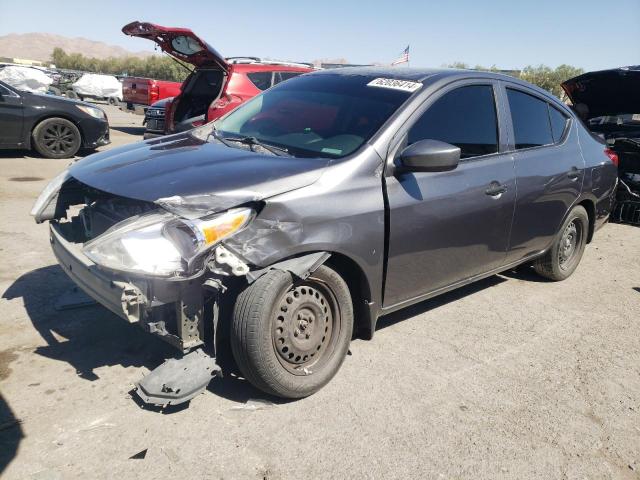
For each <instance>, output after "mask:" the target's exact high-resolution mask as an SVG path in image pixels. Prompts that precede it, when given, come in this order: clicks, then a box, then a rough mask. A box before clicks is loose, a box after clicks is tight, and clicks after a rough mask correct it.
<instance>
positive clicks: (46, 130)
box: [33, 118, 81, 158]
mask: <svg viewBox="0 0 640 480" xmlns="http://www.w3.org/2000/svg"><path fill="white" fill-rule="evenodd" d="M80 144H81V137H80V130H78V127H76V126H75V125H74V124H73V123H72V122H70V121H69V120H66V119H64V118H47V119H45V120H43V121H42V122H40V123H39V124H38V125H36V127H35V128H34V129H33V146H34V148H35V149H36V150H37V151H38V153H39V154H40V155H42V156H43V157H47V158H69V157H73V156H74V155H75V154H76V153H77V152H78V150H79V149H80Z"/></svg>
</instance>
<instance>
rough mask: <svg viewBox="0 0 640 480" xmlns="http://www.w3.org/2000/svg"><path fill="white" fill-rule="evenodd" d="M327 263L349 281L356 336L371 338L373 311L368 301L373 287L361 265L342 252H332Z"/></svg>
mask: <svg viewBox="0 0 640 480" xmlns="http://www.w3.org/2000/svg"><path fill="white" fill-rule="evenodd" d="M326 265H327V266H329V267H331V268H333V269H334V270H335V271H336V272H338V273H339V274H340V276H341V277H342V278H343V279H344V281H345V282H347V286H348V287H349V293H351V300H352V302H353V314H354V317H355V318H354V323H353V327H354V328H353V330H354V337H356V336H357V337H360V338H365V339H370V338H371V337H372V336H373V332H372V331H371V330H372V327H371V325H372V322H371V312H370V310H369V306H368V303H367V302H370V301H371V288H370V287H369V282H368V281H367V277H366V276H365V274H364V272H363V271H362V269H361V268H360V266H359V265H358V264H357V263H356V262H355V261H353V260H352V259H350V258H349V257H347V256H346V255H342V254H340V253H333V252H332V253H331V257H329V259H328V260H327V262H326Z"/></svg>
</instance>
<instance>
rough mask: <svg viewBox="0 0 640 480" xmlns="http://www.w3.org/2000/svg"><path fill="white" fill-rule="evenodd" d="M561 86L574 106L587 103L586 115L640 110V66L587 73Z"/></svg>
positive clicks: (620, 113) (595, 115)
mask: <svg viewBox="0 0 640 480" xmlns="http://www.w3.org/2000/svg"><path fill="white" fill-rule="evenodd" d="M562 88H563V89H564V91H565V92H566V93H567V95H568V96H569V98H570V99H571V102H572V103H573V104H574V105H577V104H579V103H582V104H584V105H586V106H587V109H588V112H587V118H596V117H603V116H607V115H612V116H613V115H622V114H625V113H640V66H635V67H623V68H614V69H612V70H602V71H599V72H589V73H585V74H582V75H580V76H578V77H575V78H572V79H570V80H567V81H566V82H564V83H563V84H562Z"/></svg>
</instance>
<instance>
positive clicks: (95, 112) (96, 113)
mask: <svg viewBox="0 0 640 480" xmlns="http://www.w3.org/2000/svg"><path fill="white" fill-rule="evenodd" d="M76 107H77V108H79V109H80V110H82V111H83V112H84V113H86V114H87V115H91V116H92V117H93V118H99V119H100V120H104V119H105V118H107V116H106V114H105V113H104V112H103V111H102V110H100V109H99V108H95V107H89V106H87V105H76Z"/></svg>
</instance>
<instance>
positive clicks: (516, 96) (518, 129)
mask: <svg viewBox="0 0 640 480" xmlns="http://www.w3.org/2000/svg"><path fill="white" fill-rule="evenodd" d="M507 97H508V99H509V109H510V110H511V120H512V122H513V133H514V136H515V147H516V150H520V149H523V148H531V147H540V146H542V145H550V144H552V143H553V135H552V133H551V124H550V122H549V110H548V107H547V102H545V101H543V100H540V99H539V98H536V97H534V96H532V95H529V94H527V93H524V92H521V91H519V90H513V89H511V88H507Z"/></svg>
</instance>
